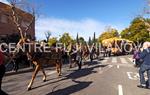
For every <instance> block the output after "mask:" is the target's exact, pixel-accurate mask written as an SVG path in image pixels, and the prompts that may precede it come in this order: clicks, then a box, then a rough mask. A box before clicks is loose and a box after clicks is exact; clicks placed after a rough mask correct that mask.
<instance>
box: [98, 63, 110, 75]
mask: <svg viewBox="0 0 150 95" xmlns="http://www.w3.org/2000/svg"><path fill="white" fill-rule="evenodd" d="M112 67H113V65H108V67H107V68H105V69H104V70H103V69H102V68H99V72H98V73H99V74H102V73H103V72H106V71H107V70H109V69H110V68H112Z"/></svg>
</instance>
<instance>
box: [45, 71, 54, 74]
mask: <svg viewBox="0 0 150 95" xmlns="http://www.w3.org/2000/svg"><path fill="white" fill-rule="evenodd" d="M54 73H56V71H49V72H48V73H47V75H52V74H54Z"/></svg>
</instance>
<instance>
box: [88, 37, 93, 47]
mask: <svg viewBox="0 0 150 95" xmlns="http://www.w3.org/2000/svg"><path fill="white" fill-rule="evenodd" d="M88 44H89V45H92V40H91V37H89V41H88Z"/></svg>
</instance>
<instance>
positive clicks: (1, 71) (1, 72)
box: [0, 64, 7, 95]
mask: <svg viewBox="0 0 150 95" xmlns="http://www.w3.org/2000/svg"><path fill="white" fill-rule="evenodd" d="M4 74H5V66H4V65H3V64H2V65H0V95H7V94H6V93H5V92H3V91H2V89H1V86H2V79H3V77H4Z"/></svg>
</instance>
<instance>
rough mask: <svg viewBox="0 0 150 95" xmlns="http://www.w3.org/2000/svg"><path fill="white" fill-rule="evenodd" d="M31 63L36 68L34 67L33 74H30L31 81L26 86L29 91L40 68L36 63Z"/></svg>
mask: <svg viewBox="0 0 150 95" xmlns="http://www.w3.org/2000/svg"><path fill="white" fill-rule="evenodd" d="M33 63H34V64H35V65H36V67H35V70H34V73H33V74H32V79H31V81H30V83H29V85H28V90H31V86H32V84H33V81H34V79H35V77H36V75H37V73H38V71H39V70H40V67H41V66H40V65H39V64H38V63H37V62H33Z"/></svg>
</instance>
